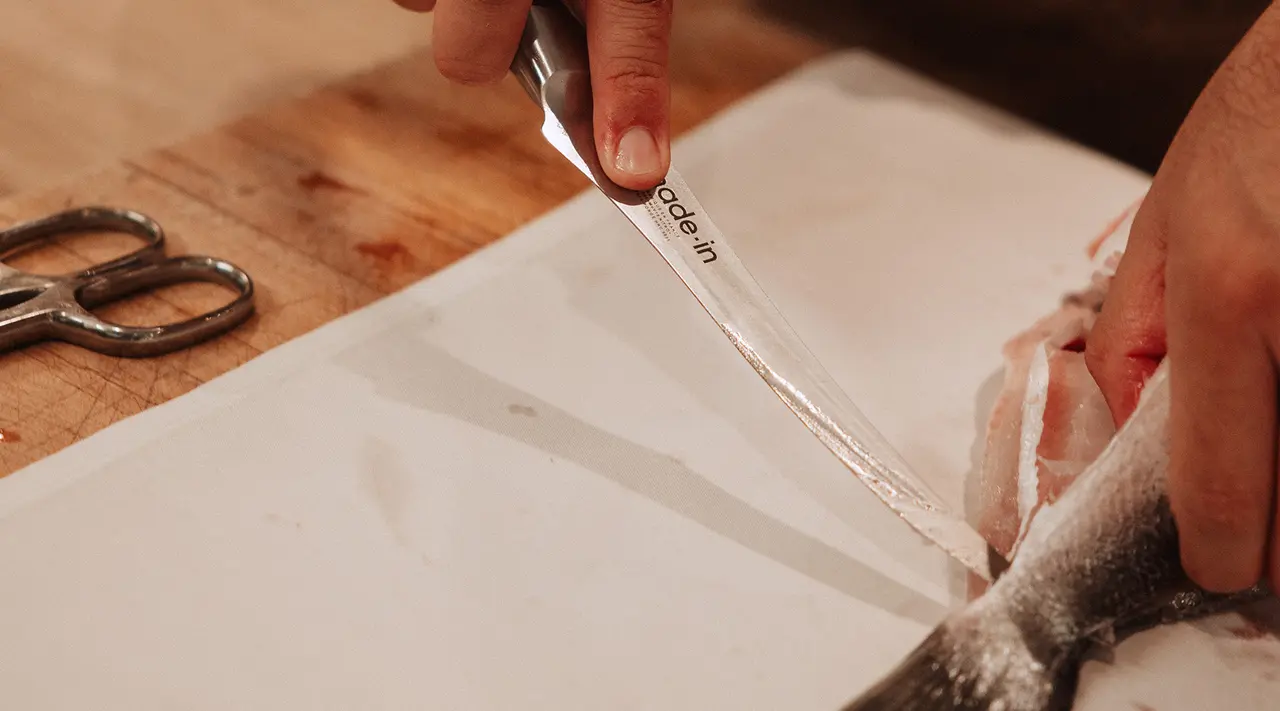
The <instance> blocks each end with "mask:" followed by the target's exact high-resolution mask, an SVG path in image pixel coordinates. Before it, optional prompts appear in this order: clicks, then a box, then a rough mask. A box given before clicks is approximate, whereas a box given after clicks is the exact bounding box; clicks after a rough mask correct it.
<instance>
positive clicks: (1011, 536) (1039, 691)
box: [845, 284, 1267, 711]
mask: <svg viewBox="0 0 1280 711" xmlns="http://www.w3.org/2000/svg"><path fill="white" fill-rule="evenodd" d="M1096 285H1097V284H1095V286H1096ZM1103 293H1104V294H1105V291H1104V292H1103ZM1090 303H1091V302H1090ZM1072 309H1073V303H1072V301H1071V300H1069V302H1068V304H1066V305H1065V306H1064V309H1063V311H1064V312H1066V313H1069V314H1071V317H1070V318H1067V317H1061V318H1058V319H1057V320H1056V321H1053V322H1052V323H1051V324H1049V325H1050V326H1051V327H1050V328H1042V329H1041V330H1040V331H1036V329H1032V331H1034V332H1037V333H1040V334H1041V337H1039V338H1034V337H1028V338H1027V339H1026V340H1028V341H1031V342H1032V343H1035V344H1039V345H1036V346H1034V347H1032V348H1030V349H1029V350H1030V351H1031V354H1032V355H1031V357H1028V358H1026V359H1025V362H1027V363H1028V365H1027V367H1026V370H1025V371H1023V372H1025V373H1026V375H1025V377H1024V376H1023V375H1021V374H1018V373H1014V374H1013V376H1012V377H1013V384H1012V385H1011V386H1009V385H1008V382H1007V383H1006V384H1007V387H1006V394H1008V395H1009V397H1010V399H1011V400H1012V399H1013V398H1016V399H1017V400H1016V401H1018V402H1020V403H1022V404H1024V405H1025V402H1026V401H1027V399H1028V398H1027V396H1026V391H1027V390H1033V391H1034V390H1036V389H1037V388H1039V389H1042V390H1045V389H1047V388H1048V387H1049V386H1047V385H1046V383H1047V382H1048V381H1049V380H1052V379H1053V377H1052V376H1053V373H1054V371H1053V370H1052V368H1047V367H1046V366H1047V364H1048V362H1049V359H1050V357H1051V356H1053V355H1054V354H1058V353H1063V352H1074V350H1072V349H1065V348H1062V347H1061V346H1055V345H1053V344H1055V343H1061V342H1062V340H1063V336H1062V335H1061V334H1062V333H1063V332H1069V331H1070V329H1071V328H1077V326H1079V325H1083V326H1082V328H1083V329H1084V331H1085V335H1087V327H1088V326H1089V325H1091V320H1090V319H1088V318H1076V320H1074V321H1073V320H1072V319H1073V318H1075V317H1076V316H1079V315H1080V314H1079V312H1078V311H1073V310H1072ZM1089 309H1090V310H1092V307H1091V306H1090V307H1089ZM1045 323H1046V322H1042V323H1041V324H1040V325H1039V326H1044V325H1045ZM1072 324H1076V325H1072ZM1076 333H1077V335H1078V330H1077V332H1076ZM1016 340H1017V339H1015V341H1016ZM1045 344H1048V345H1045ZM1036 348H1040V349H1042V352H1043V353H1044V356H1043V357H1042V358H1040V363H1039V365H1035V364H1034V361H1035V356H1034V353H1035V349H1036ZM1008 353H1009V351H1008V350H1007V351H1006V355H1008ZM1015 355H1018V356H1021V355H1022V354H1021V353H1017V354H1015ZM1060 357H1062V356H1060ZM1066 362H1068V363H1070V361H1069V360H1068V361H1066ZM1071 367H1072V366H1067V367H1066V368H1064V369H1063V371H1062V372H1064V373H1068V371H1069V370H1070V369H1071ZM1036 368H1039V369H1040V373H1041V380H1040V381H1037V382H1035V383H1032V380H1031V373H1032V371H1034V370H1035V369H1036ZM1045 373H1048V374H1049V376H1050V377H1049V378H1045V377H1044V375H1045ZM1086 375H1087V373H1086ZM1077 376H1078V373H1077V375H1070V374H1067V375H1063V376H1060V377H1062V378H1064V380H1063V381H1062V382H1064V383H1066V382H1068V380H1069V379H1071V378H1074V377H1077ZM1019 379H1022V382H1024V383H1031V385H1028V386H1023V388H1022V392H1021V393H1019V392H1018V381H1019ZM1010 391H1011V392H1012V394H1010ZM1088 393H1089V394H1086V396H1084V397H1076V398H1075V400H1077V401H1089V400H1091V399H1092V398H1094V397H1095V396H1094V395H1092V394H1091V393H1092V391H1088ZM1033 399H1034V398H1033ZM1041 400H1044V401H1047V396H1044V395H1042V396H1041ZM1095 404H1096V403H1095ZM1079 407H1083V408H1084V410H1083V411H1085V412H1087V413H1093V412H1094V410H1095V408H1094V406H1093V405H1089V404H1088V403H1086V404H1085V405H1079V403H1077V408H1079ZM1018 409H1019V413H1020V414H1019V415H1018V419H1019V420H1026V419H1027V417H1026V413H1028V412H1029V413H1030V414H1031V416H1032V418H1042V422H1043V425H1042V426H1040V427H1038V433H1037V431H1033V432H1032V436H1031V437H1029V438H1024V437H1023V436H1022V434H1021V433H1022V432H1023V431H1024V430H1027V429H1028V428H1024V427H1023V426H1022V422H1021V421H1020V422H1019V424H1018V428H1017V430H1018V432H1019V434H1018V435H1017V439H1016V440H1014V441H1015V442H1016V444H1012V445H1009V446H1012V447H1013V448H1014V449H1015V450H1016V452H1017V453H1018V456H1016V457H1011V456H1010V455H1009V453H1008V452H1007V451H1001V452H993V453H991V456H1000V457H1003V458H1004V459H1002V460H1001V463H1000V464H999V466H996V465H995V464H994V463H993V465H992V467H991V469H990V472H993V473H995V474H993V476H994V475H996V474H998V475H999V476H1003V477H1011V476H1012V477H1013V480H1012V481H1011V482H1010V481H1009V480H1007V479H1006V480H1005V485H1006V487H1012V490H1013V492H1014V494H1013V495H1012V496H1009V495H1008V491H1007V490H1006V491H1002V492H1001V494H1000V495H999V496H996V497H993V498H992V499H991V501H993V502H996V503H997V504H998V505H1000V506H1004V507H1005V508H1004V509H1003V511H1004V512H1005V513H1006V514H1007V515H1009V516H1011V517H1012V518H1010V519H1008V520H999V517H997V516H991V517H988V519H987V520H988V521H990V522H995V523H999V524H1000V528H999V531H998V532H999V533H1000V534H1001V535H1003V536H1005V537H1004V538H1002V539H1000V540H1001V545H1002V546H1005V547H1006V548H1007V550H1008V551H1009V552H1010V553H1011V554H1012V556H1013V557H1012V563H1011V564H1010V566H1009V568H1008V569H1007V570H1006V571H1005V572H1004V573H1003V575H1001V576H1000V577H999V579H998V580H997V581H996V582H995V583H994V584H993V585H992V586H991V587H990V589H989V590H986V591H985V592H984V593H983V594H981V595H980V596H979V597H977V598H976V599H974V600H972V601H970V602H969V603H968V605H966V606H965V607H963V608H962V609H960V610H959V611H957V612H956V613H954V614H953V615H951V616H950V617H948V618H947V619H946V620H945V621H944V622H943V623H942V624H941V625H939V626H938V627H937V628H936V629H935V630H933V631H932V632H931V633H930V634H929V636H928V637H927V638H926V639H925V640H924V641H923V642H922V643H921V644H920V645H919V646H917V647H916V649H915V650H914V651H912V653H911V654H910V655H908V657H907V658H906V659H905V660H904V661H903V662H901V663H900V664H899V665H898V667H897V668H896V669H895V670H893V671H892V672H891V673H890V674H889V675H888V676H887V677H885V678H884V679H883V680H881V681H880V682H879V683H878V684H876V685H875V686H873V687H872V688H871V689H870V690H868V691H867V692H866V693H864V694H863V695H862V696H861V697H859V698H858V699H857V700H855V701H853V702H852V703H851V704H849V705H848V706H846V707H845V711H881V710H888V709H894V710H896V711H942V710H944V709H969V710H974V711H982V710H985V711H1065V710H1066V709H1070V708H1071V706H1072V704H1073V702H1074V699H1075V693H1076V687H1077V682H1078V678H1079V672H1080V667H1081V665H1082V664H1083V662H1084V659H1085V656H1086V654H1087V653H1088V652H1089V650H1090V649H1091V647H1093V646H1094V645H1095V644H1096V643H1098V642H1104V643H1110V642H1113V641H1114V640H1115V639H1116V636H1117V634H1121V635H1123V634H1129V633H1132V632H1136V631H1139V630H1142V629H1146V628H1149V627H1152V626H1155V625H1158V624H1162V623H1167V622H1172V621H1176V620H1181V619H1188V618H1191V617H1195V616H1199V615H1203V614H1208V613H1211V612H1217V611H1222V610H1225V609H1228V608H1231V607H1234V606H1238V605H1243V604H1244V603H1246V602H1249V601H1252V600H1257V599H1261V598H1263V597H1265V596H1266V594H1267V593H1266V591H1265V590H1264V589H1263V588H1262V587H1256V588H1254V589H1251V590H1249V591H1246V592H1245V593H1241V594H1237V595H1231V596H1220V595H1211V594H1208V593H1205V592H1204V591H1202V590H1199V589H1198V588H1196V587H1195V586H1194V585H1193V584H1192V583H1191V582H1190V580H1189V579H1188V578H1187V577H1186V574H1185V573H1184V571H1183V570H1182V568H1181V565H1180V563H1179V557H1178V536H1177V530H1176V527H1175V525H1174V521H1173V518H1172V514H1171V513H1170V510H1169V505H1168V500H1167V498H1166V496H1165V477H1166V473H1167V469H1168V438H1167V437H1168V434H1167V430H1166V427H1167V421H1168V413H1169V390H1168V363H1167V362H1166V363H1162V364H1161V366H1160V367H1159V368H1158V369H1157V370H1156V372H1155V374H1154V375H1153V376H1152V377H1151V379H1150V380H1149V381H1148V383H1147V385H1146V387H1145V388H1144V390H1143V395H1142V397H1141V399H1140V402H1139V405H1138V408H1137V410H1136V411H1135V412H1134V414H1133V415H1132V416H1131V417H1130V419H1129V420H1128V421H1127V422H1126V423H1125V424H1124V426H1123V427H1122V428H1121V429H1120V430H1119V431H1118V432H1116V433H1115V435H1114V436H1113V437H1110V438H1106V437H1105V436H1104V435H1105V427H1104V428H1101V429H1094V428H1092V427H1086V428H1084V429H1078V428H1077V429H1073V428H1072V426H1066V431H1067V432H1074V433H1075V434H1064V433H1063V430H1062V427H1063V425H1062V422H1065V421H1072V420H1073V419H1074V418H1072V417H1068V418H1067V420H1062V421H1056V422H1055V421H1050V420H1049V419H1043V418H1046V416H1045V415H1044V414H1043V412H1044V409H1045V408H1040V407H1020V408H1018ZM1068 409H1070V408H1068ZM1092 416H1093V414H1088V415H1087V417H1092ZM996 419H997V418H994V417H993V422H994V421H995V420H996ZM997 429H998V430H999V429H1000V428H999V427H997ZM1031 429H1036V428H1031ZM1001 432H1002V433H1004V436H1006V437H1007V436H1008V434H1007V431H1006V430H1001ZM1100 433H1101V434H1100ZM1059 436H1063V437H1065V438H1067V439H1071V438H1073V437H1079V438H1083V439H1086V440H1088V442H1087V443H1085V444H1080V443H1073V442H1067V443H1065V444H1062V443H1059V444H1053V445H1052V446H1048V445H1046V443H1045V442H1044V440H1045V439H1046V438H1049V437H1059ZM1095 437H1102V438H1103V440H1104V441H1103V443H1102V445H1101V451H1100V453H1099V454H1098V455H1097V456H1096V457H1092V458H1091V457H1090V455H1089V450H1090V448H1091V447H1093V446H1095V444H1094V438H1095ZM1006 444H1008V443H1007V442H1006ZM1042 450H1043V451H1048V452H1061V453H1063V456H1065V457H1066V460H1067V461H1069V462H1075V463H1077V464H1078V463H1081V462H1083V466H1082V467H1081V468H1082V472H1081V473H1079V474H1078V476H1073V475H1072V471H1071V469H1072V468H1073V467H1068V468H1067V470H1066V472H1065V473H1064V474H1063V475H1062V476H1058V477H1057V478H1055V479H1053V481H1052V483H1050V484H1047V485H1046V484H1045V483H1044V481H1045V480H1044V479H1042V478H1041V476H1042V475H1043V474H1044V473H1046V472H1052V471H1053V467H1046V468H1043V469H1041V468H1039V467H1040V464H1041V462H1039V461H1035V462H1033V463H1034V464H1036V466H1037V469H1036V470H1035V472H1036V477H1035V479H1032V478H1031V477H1030V472H1031V471H1032V470H1030V469H1028V468H1026V467H1022V465H1024V464H1026V463H1027V462H1028V458H1027V457H1024V456H1022V453H1023V452H1025V451H1031V452H1039V451H1042ZM1051 456H1053V457H1057V456H1058V455H1057V454H1052V455H1051ZM1036 459H1037V460H1039V459H1041V457H1037V458H1036ZM1046 461H1054V460H1049V459H1046ZM1019 467H1022V468H1021V470H1020V469H1019ZM1020 474H1026V475H1027V476H1025V477H1023V478H1022V479H1019V478H1018V477H1019V475H1020ZM1033 483H1034V484H1035V486H1034V487H1033V488H1028V487H1030V486H1031V484H1033ZM1020 485H1021V486H1023V487H1024V488H1023V489H1022V491H1023V492H1024V493H1025V495H1026V497H1027V498H1026V499H1024V500H1023V502H1022V504H1021V505H1019V493H1018V491H1019V486H1020ZM1033 490H1034V492H1035V494H1034V499H1031V492H1032V491H1033ZM1046 490H1053V496H1045V495H1044V493H1043V492H1045V491H1046ZM1009 521H1013V522H1014V523H1013V525H1012V526H1011V525H1010V524H1009ZM991 530H996V529H994V528H992V529H991Z"/></svg>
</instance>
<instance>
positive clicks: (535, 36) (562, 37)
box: [511, 0, 590, 104]
mask: <svg viewBox="0 0 1280 711" xmlns="http://www.w3.org/2000/svg"><path fill="white" fill-rule="evenodd" d="M511 71H512V73H513V74H515V75H516V78H517V79H519V80H520V85H521V86H523V87H524V90H525V91H526V92H527V93H528V94H529V98H531V99H533V100H534V102H535V103H538V104H543V103H544V102H545V101H546V100H547V94H548V88H555V87H556V85H557V84H558V83H559V82H558V81H557V80H556V79H555V78H556V77H557V76H562V75H563V73H565V72H568V73H578V72H581V73H582V74H585V75H588V76H589V75H590V64H589V62H588V55H587V33H586V28H584V27H583V26H582V23H581V22H579V21H578V18H576V17H574V15H573V13H572V12H570V11H569V8H568V7H566V6H565V4H564V3H563V2H561V1H560V0H534V2H533V6H532V7H530V8H529V18H528V20H527V21H526V22H525V25H524V34H523V35H521V37H520V46H519V48H518V49H517V50H516V56H515V59H514V60H513V61H512V62H511Z"/></svg>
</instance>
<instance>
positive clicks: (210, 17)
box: [0, 0, 432, 194]
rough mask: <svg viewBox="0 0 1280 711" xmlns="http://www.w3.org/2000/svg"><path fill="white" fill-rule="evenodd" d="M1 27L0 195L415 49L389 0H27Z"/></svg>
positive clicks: (427, 24)
mask: <svg viewBox="0 0 1280 711" xmlns="http://www.w3.org/2000/svg"><path fill="white" fill-rule="evenodd" d="M3 18H4V21H3V22H0V86H3V87H4V89H5V97H6V100H5V102H4V104H3V106H0V146H3V150H0V194H4V193H6V192H12V191H16V190H26V189H34V188H37V187H40V186H43V185H46V184H48V183H49V182H51V181H55V180H67V179H70V178H71V177H72V176H74V175H77V174H80V173H81V172H82V171H84V170H85V169H92V168H93V167H102V166H105V165H107V164H109V162H110V161H112V160H115V159H117V158H119V157H120V156H121V155H124V154H136V153H138V152H139V151H143V150H148V149H151V148H155V147H158V146H160V145H165V144H168V143H172V142H173V141H176V140H181V139H183V138H186V137H187V136H190V135H191V134H192V133H194V132H196V131H204V130H210V129H212V128H215V127H216V126H218V125H219V124H221V123H223V122H225V121H228V120H231V119H233V118H236V117H238V116H242V115H245V114H247V113H250V112H253V111H256V110H259V109H261V108H262V107H264V106H265V105H266V104H267V103H268V102H274V101H278V100H280V99H282V98H292V97H296V96H300V95H302V94H304V93H306V92H309V91H313V90H315V89H317V88H319V87H321V86H324V85H326V84H328V83H329V82H332V81H335V80H338V79H341V78H343V77H345V76H348V75H349V74H351V73H352V72H355V71H363V70H366V69H369V68H371V67H374V66H377V65H379V64H382V63H385V62H387V61H392V60H394V59H397V58H399V57H402V56H404V55H405V54H406V53H408V52H410V51H413V50H414V49H417V48H422V47H425V46H427V43H428V42H429V41H430V39H431V27H432V22H431V15H415V14H412V13H409V12H407V11H405V10H402V9H400V8H399V7H397V6H396V5H395V4H394V3H392V2H391V0H324V1H323V2H314V1H313V0H219V1H218V2H207V1H206V0H93V1H92V2H85V0H39V1H38V2H23V1H21V0H20V1H18V2H7V3H5V4H4V10H3Z"/></svg>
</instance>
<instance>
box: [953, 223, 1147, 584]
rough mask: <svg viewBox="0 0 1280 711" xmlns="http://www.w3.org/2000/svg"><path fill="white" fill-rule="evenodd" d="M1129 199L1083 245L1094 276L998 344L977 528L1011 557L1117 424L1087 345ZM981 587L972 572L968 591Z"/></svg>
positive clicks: (1122, 236) (1116, 256) (1119, 246)
mask: <svg viewBox="0 0 1280 711" xmlns="http://www.w3.org/2000/svg"><path fill="white" fill-rule="evenodd" d="M1136 207H1137V206H1134V207H1133V208H1130V210H1128V211H1127V212H1125V213H1124V214H1123V215H1121V216H1120V217H1119V218H1117V220H1116V221H1114V222H1113V223H1112V224H1111V225H1109V226H1108V228H1107V230H1106V231H1105V232H1103V233H1102V234H1101V235H1100V236H1099V237H1098V238H1097V239H1095V240H1093V242H1091V243H1090V244H1089V246H1088V254H1089V256H1090V258H1091V259H1092V260H1093V262H1094V268H1095V272H1094V275H1093V279H1092V283H1091V284H1090V285H1089V286H1088V287H1087V288H1086V289H1084V290H1082V291H1079V292H1077V293H1073V294H1069V295H1068V296H1067V297H1066V298H1064V299H1063V301H1062V303H1061V305H1060V306H1059V307H1058V309H1057V310H1055V311H1054V312H1052V313H1050V314H1048V315H1046V316H1044V317H1043V318H1041V319H1040V320H1039V321H1037V322H1036V323H1034V324H1033V325H1032V326H1031V327H1030V328H1028V329H1027V330H1025V331H1023V332H1022V333H1019V334H1017V335H1016V336H1014V337H1013V338H1012V339H1010V340H1009V341H1008V342H1007V343H1006V344H1005V346H1004V348H1003V358H1004V382H1003V385H1002V388H1001V391H1000V394H999V395H998V397H997V399H996V402H995V404H994V406H993V407H992V411H991V414H990V417H989V419H988V422H987V430H986V444H985V447H984V449H983V457H982V462H981V466H980V468H979V471H978V476H979V477H980V480H979V492H980V494H979V503H978V507H979V508H978V511H977V519H978V521H977V525H978V531H979V533H981V534H982V535H983V537H984V538H986V539H987V542H988V543H990V544H991V547H992V548H993V549H994V550H995V551H996V552H997V553H999V554H1000V555H1001V556H1003V557H1004V558H1005V559H1006V560H1011V559H1012V558H1013V556H1014V555H1016V553H1017V547H1018V544H1019V542H1020V541H1021V539H1022V536H1023V534H1024V533H1025V532H1026V528H1027V525H1028V523H1029V522H1030V521H1031V518H1032V517H1033V516H1034V515H1035V513H1036V512H1037V511H1038V510H1039V509H1040V507H1041V506H1043V505H1044V504H1045V503H1049V502H1053V501H1055V500H1056V499H1057V497H1058V496H1059V495H1061V494H1062V492H1063V491H1064V490H1065V489H1066V488H1067V486H1069V485H1070V484H1071V482H1072V481H1074V480H1075V477H1076V476H1077V475H1079V473H1080V472H1081V471H1083V470H1084V469H1085V467H1087V466H1088V465H1089V464H1090V463H1091V462H1093V460H1094V459H1095V458H1097V457H1098V455H1099V454H1101V453H1102V450H1103V448H1105V447H1106V445H1107V443H1108V442H1110V441H1111V438H1112V437H1113V436H1114V435H1115V433H1116V428H1115V424H1114V422H1113V421H1112V418H1111V413H1110V411H1109V410H1108V409H1107V404H1106V401H1105V400H1104V399H1103V397H1102V392H1101V390H1099V388H1098V384H1097V383H1096V382H1095V381H1094V379H1093V376H1092V375H1090V373H1089V370H1088V368H1087V367H1086V366H1085V361H1084V349H1085V345H1086V344H1087V343H1088V339H1089V333H1090V331H1091V330H1092V328H1093V324H1094V322H1095V321H1096V319H1097V316H1098V312H1099V311H1100V310H1101V308H1102V304H1103V301H1104V300H1105V299H1106V295H1107V289H1108V287H1109V286H1110V283H1111V277H1112V275H1113V274H1114V273H1115V266H1116V264H1118V262H1119V260H1120V257H1121V255H1122V254H1123V250H1124V242H1125V241H1126V240H1127V238H1128V232H1129V228H1130V227H1131V225H1132V218H1133V214H1134V212H1135V211H1136ZM983 589H985V586H984V585H983V583H982V581H981V580H980V579H978V578H976V577H974V578H973V580H972V584H971V587H970V592H971V594H972V595H977V594H980V593H981V592H982V590H983Z"/></svg>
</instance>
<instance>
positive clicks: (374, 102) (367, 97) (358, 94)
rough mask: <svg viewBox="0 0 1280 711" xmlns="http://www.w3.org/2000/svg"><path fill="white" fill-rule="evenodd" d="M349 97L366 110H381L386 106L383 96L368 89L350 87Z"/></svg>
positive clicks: (352, 101)
mask: <svg viewBox="0 0 1280 711" xmlns="http://www.w3.org/2000/svg"><path fill="white" fill-rule="evenodd" d="M347 98H348V99H351V103H353V104H355V105H356V106H359V107H360V108H362V109H364V110H365V111H380V110H382V108H383V106H384V103H383V101H382V98H381V97H379V96H378V95H377V94H375V93H373V92H372V91H370V90H368V89H360V88H356V89H349V90H348V91H347Z"/></svg>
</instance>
